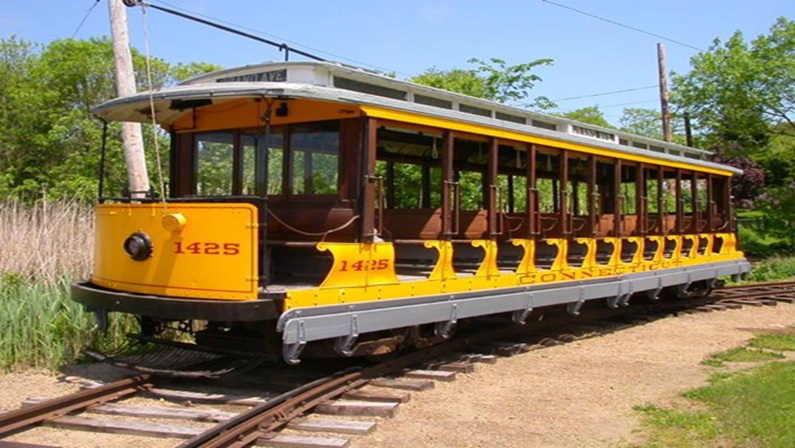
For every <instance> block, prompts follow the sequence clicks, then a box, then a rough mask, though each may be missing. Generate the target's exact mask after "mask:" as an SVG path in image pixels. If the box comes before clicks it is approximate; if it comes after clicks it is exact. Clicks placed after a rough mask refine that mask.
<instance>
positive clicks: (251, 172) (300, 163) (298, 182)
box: [178, 121, 340, 199]
mask: <svg viewBox="0 0 795 448" xmlns="http://www.w3.org/2000/svg"><path fill="white" fill-rule="evenodd" d="M184 138H189V139H191V140H192V142H193V151H192V154H189V155H185V156H181V157H183V158H182V160H186V161H187V164H186V165H184V166H185V168H186V170H185V171H187V168H189V167H192V168H193V170H192V171H193V173H192V176H191V177H190V179H192V180H191V182H192V183H193V185H192V187H190V188H191V190H190V191H189V192H188V191H187V189H184V190H183V191H185V192H184V193H181V194H182V195H197V196H266V195H267V196H271V197H272V198H274V199H277V198H276V197H279V196H281V197H282V198H285V197H286V196H285V195H336V194H337V193H338V191H339V170H340V167H339V161H340V154H339V153H340V125H339V122H338V121H330V122H321V123H305V124H293V125H287V126H274V127H273V128H271V129H270V130H269V132H268V133H266V132H264V130H263V129H253V130H234V131H231V130H230V131H222V132H204V133H196V134H193V135H191V134H186V136H185V137H184ZM189 141H190V140H189ZM178 157H180V156H178Z"/></svg>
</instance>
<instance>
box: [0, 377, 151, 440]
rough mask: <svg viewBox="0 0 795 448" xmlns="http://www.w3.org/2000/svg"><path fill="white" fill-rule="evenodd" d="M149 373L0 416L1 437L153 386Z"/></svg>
mask: <svg viewBox="0 0 795 448" xmlns="http://www.w3.org/2000/svg"><path fill="white" fill-rule="evenodd" d="M151 380H152V377H151V375H138V376H134V377H129V378H125V379H123V380H120V381H116V382H115V383H111V384H108V385H105V386H101V387H96V388H91V389H86V390H82V391H80V392H77V393H74V394H70V395H66V396H64V397H60V398H55V399H52V400H48V401H45V402H43V403H39V404H36V405H33V406H29V407H25V408H21V409H17V410H15V411H11V412H7V413H4V414H2V415H0V438H2V437H6V436H9V435H11V434H14V433H16V432H19V431H22V430H24V429H26V428H28V427H31V426H33V425H37V424H39V423H41V422H43V421H45V420H48V419H51V418H56V417H60V416H62V415H65V414H68V413H70V412H74V411H79V410H83V409H86V408H87V407H89V406H92V405H95V404H99V403H105V402H107V401H111V400H115V399H118V398H121V397H124V396H127V395H131V394H135V393H137V392H139V391H142V390H144V389H148V388H151V387H152V386H153V383H152V381H151Z"/></svg>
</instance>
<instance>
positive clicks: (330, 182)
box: [289, 121, 340, 195]
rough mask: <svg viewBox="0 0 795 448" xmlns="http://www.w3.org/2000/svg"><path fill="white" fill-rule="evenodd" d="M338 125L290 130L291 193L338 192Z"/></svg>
mask: <svg viewBox="0 0 795 448" xmlns="http://www.w3.org/2000/svg"><path fill="white" fill-rule="evenodd" d="M339 148H340V135H339V122H337V121H333V122H324V123H309V124H302V125H293V126H291V127H290V157H291V163H290V176H289V179H290V193H291V194H298V195H303V194H314V195H331V194H337V191H338V190H339Z"/></svg>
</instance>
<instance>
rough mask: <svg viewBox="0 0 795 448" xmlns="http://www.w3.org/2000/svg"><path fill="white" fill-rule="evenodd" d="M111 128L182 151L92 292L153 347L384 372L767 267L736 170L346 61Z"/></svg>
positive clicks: (168, 103) (107, 248)
mask: <svg viewBox="0 0 795 448" xmlns="http://www.w3.org/2000/svg"><path fill="white" fill-rule="evenodd" d="M95 113H96V115H98V116H99V117H100V118H102V119H104V120H107V121H137V122H151V120H152V118H153V117H154V119H155V120H156V121H157V123H158V124H159V125H160V126H161V127H162V128H163V129H164V130H166V131H167V132H169V133H170V136H171V151H170V154H171V156H170V162H171V163H170V176H169V183H168V194H167V198H162V199H155V198H152V199H145V200H140V199H135V200H133V199H130V198H126V199H124V198H122V199H118V198H117V199H116V200H112V201H111V200H101V201H100V204H98V205H97V207H96V241H97V244H96V249H95V251H96V253H95V265H94V271H93V275H92V276H91V279H90V281H87V282H82V283H78V284H75V285H74V286H73V290H72V292H73V297H74V299H75V300H76V301H78V302H80V303H82V304H84V305H85V307H86V308H87V309H88V310H91V311H94V312H97V313H99V315H100V316H103V315H104V316H106V315H107V314H106V313H108V312H121V313H132V314H135V315H138V316H140V317H141V322H142V328H143V331H144V332H145V333H146V332H148V333H150V334H152V333H155V332H156V331H157V329H158V328H161V327H162V326H161V325H160V324H162V323H168V322H171V321H202V325H201V330H200V331H196V333H195V337H196V342H197V343H198V344H201V345H206V346H232V347H236V348H240V347H246V349H248V350H253V351H257V352H263V353H265V352H271V353H272V352H274V351H276V352H279V351H280V352H281V354H282V356H283V358H284V359H285V360H286V361H287V362H290V363H295V362H297V361H298V359H299V356H300V355H301V354H302V352H303V353H304V354H308V352H309V351H312V350H314V351H316V352H323V351H326V352H328V350H329V349H333V351H334V352H335V353H339V354H343V355H359V354H380V353H385V352H388V351H391V350H395V349H398V348H400V347H403V346H409V345H416V344H424V343H429V341H430V342H432V341H433V340H439V339H442V338H445V337H448V336H449V334H450V333H451V332H452V331H453V329H454V328H455V327H456V325H458V324H460V323H461V322H463V321H464V320H466V319H468V318H471V317H475V316H483V315H491V314H498V313H501V314H510V315H511V316H512V317H513V320H514V321H516V322H524V320H525V319H526V318H527V316H528V314H529V313H530V312H531V311H532V310H533V309H537V308H540V307H548V306H565V307H567V309H568V311H569V312H571V313H573V314H577V313H578V312H579V310H580V307H581V306H582V305H583V304H584V303H585V302H587V301H593V300H599V299H601V300H603V301H604V303H606V304H607V306H610V307H619V306H623V305H628V304H629V303H630V301H631V300H640V298H643V299H657V298H658V297H660V295H661V293H666V294H668V295H673V296H679V297H682V296H687V295H693V294H704V293H708V291H710V290H711V288H712V287H713V286H714V284H715V282H716V280H717V279H718V278H719V277H721V276H729V275H731V276H737V275H741V274H743V273H745V272H747V271H748V269H749V264H748V262H747V261H746V260H745V258H744V256H743V254H742V252H740V251H738V250H737V241H736V237H735V229H734V221H733V219H732V209H731V198H730V178H731V176H732V175H733V174H736V173H738V171H737V170H736V169H734V168H732V167H727V166H723V165H718V164H715V163H712V162H709V161H707V160H705V159H706V158H707V156H708V155H709V153H708V152H706V151H701V150H698V149H694V148H690V147H685V146H681V145H677V144H672V143H666V142H662V141H657V140H653V139H649V138H645V137H640V136H636V135H631V134H627V133H623V132H620V131H616V130H613V129H605V128H599V127H596V126H592V125H589V124H583V123H578V122H574V121H571V120H567V119H563V118H559V117H552V116H547V115H543V114H538V113H533V112H529V111H525V110H521V109H517V108H513V107H509V106H506V105H502V104H499V103H494V102H490V101H485V100H481V99H477V98H472V97H468V96H465V95H460V94H455V93H451V92H447V91H443V90H439V89H434V88H430V87H427V86H422V85H417V84H413V83H409V82H404V81H399V80H396V79H391V78H388V77H384V76H381V75H378V74H375V73H371V72H368V71H365V70H361V69H356V68H351V67H347V66H341V65H337V64H332V63H326V62H285V63H271V64H262V65H253V66H247V67H242V68H236V69H230V70H224V71H220V72H215V73H211V74H208V75H204V76H200V77H197V78H194V79H192V80H189V81H187V82H185V83H183V84H182V85H179V86H175V87H170V88H165V89H162V90H158V91H154V92H146V93H141V94H137V95H134V96H130V97H124V98H118V99H115V100H112V101H109V102H107V103H105V104H103V105H101V106H99V107H97V108H96V109H95ZM633 297H634V298H636V299H633ZM197 328H198V327H197ZM310 343H311V344H310ZM305 348H307V350H305Z"/></svg>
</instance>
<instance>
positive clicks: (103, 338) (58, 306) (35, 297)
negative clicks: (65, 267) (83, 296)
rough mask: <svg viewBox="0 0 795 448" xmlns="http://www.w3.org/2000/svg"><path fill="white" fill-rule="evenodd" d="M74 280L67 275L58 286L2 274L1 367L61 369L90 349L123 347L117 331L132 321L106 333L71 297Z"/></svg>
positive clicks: (121, 331) (118, 321)
mask: <svg viewBox="0 0 795 448" xmlns="http://www.w3.org/2000/svg"><path fill="white" fill-rule="evenodd" d="M9 279H11V280H10V281H9ZM69 284H70V282H69V281H68V279H66V278H63V279H62V280H61V281H57V282H54V283H52V284H44V283H40V282H38V283H34V282H31V281H27V280H19V277H17V276H9V275H5V276H4V277H2V278H0V291H1V292H2V300H0V328H2V329H3V337H2V338H0V370H5V371H8V370H19V369H24V368H31V367H33V368H47V369H56V368H58V367H59V366H61V365H64V364H66V363H68V362H72V361H74V360H76V359H79V358H80V356H81V353H82V351H83V350H84V349H85V348H87V347H92V346H93V347H108V346H115V345H119V343H120V341H119V340H117V338H119V337H120V336H116V335H124V334H126V333H127V332H129V331H130V330H131V325H132V323H133V322H132V321H131V320H130V319H114V321H113V323H114V324H113V327H112V328H111V329H110V331H108V332H107V333H106V334H100V333H98V332H96V331H94V320H93V316H92V315H91V314H90V313H85V312H83V310H82V309H81V307H80V305H79V304H77V303H75V302H73V301H72V300H71V299H70V298H69Z"/></svg>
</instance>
